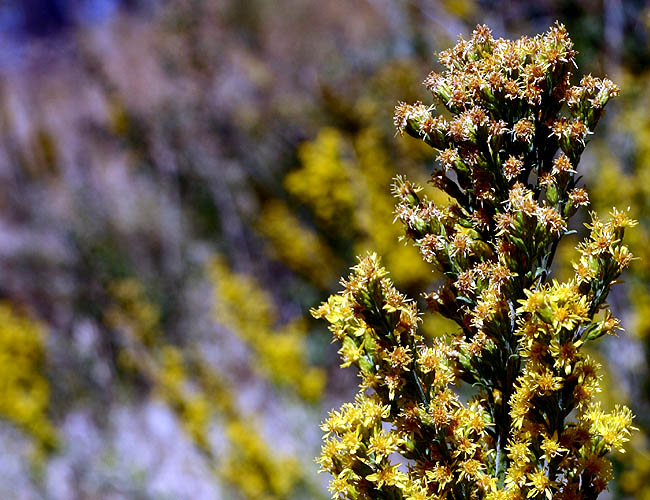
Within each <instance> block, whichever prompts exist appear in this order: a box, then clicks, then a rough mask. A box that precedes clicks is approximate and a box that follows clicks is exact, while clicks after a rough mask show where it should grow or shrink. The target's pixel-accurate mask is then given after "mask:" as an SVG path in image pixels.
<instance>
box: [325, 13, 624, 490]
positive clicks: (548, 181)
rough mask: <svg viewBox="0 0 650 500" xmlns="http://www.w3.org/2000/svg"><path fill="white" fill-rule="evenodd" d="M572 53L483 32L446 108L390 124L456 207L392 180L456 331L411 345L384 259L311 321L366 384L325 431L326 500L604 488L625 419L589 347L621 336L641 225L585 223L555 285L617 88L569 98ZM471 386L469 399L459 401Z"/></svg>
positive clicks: (410, 328)
mask: <svg viewBox="0 0 650 500" xmlns="http://www.w3.org/2000/svg"><path fill="white" fill-rule="evenodd" d="M574 56H575V51H574V50H573V46H572V43H571V40H570V39H569V36H568V34H567V32H566V31H565V29H564V27H563V26H561V25H559V24H558V25H556V26H554V27H552V28H551V29H550V30H549V31H548V32H547V33H545V34H544V35H540V36H536V37H534V38H527V37H523V38H521V39H519V40H516V41H508V40H502V39H498V40H495V39H494V38H493V37H492V34H491V32H490V30H489V29H488V28H487V27H485V26H479V27H477V28H476V30H475V31H474V33H473V36H472V38H471V39H470V40H468V41H465V40H462V39H461V40H460V41H459V42H458V44H457V45H456V46H455V47H453V48H452V49H450V50H448V51H444V52H442V53H441V54H440V62H441V63H442V64H443V66H445V67H446V68H447V69H446V71H445V72H444V73H443V74H437V73H431V74H430V75H429V76H428V77H427V79H426V80H425V85H426V87H427V88H428V89H429V90H430V91H431V92H432V94H433V96H434V98H435V99H436V100H437V102H438V104H439V105H441V106H443V107H444V108H445V110H446V111H444V112H443V113H442V114H439V115H435V114H434V106H433V105H431V106H427V105H424V104H422V103H416V104H412V105H409V104H404V103H400V104H399V105H398V106H397V107H396V113H395V124H396V126H397V128H398V130H399V131H400V132H406V133H408V134H409V135H412V136H414V137H416V138H418V139H421V140H423V141H424V142H425V143H427V144H428V145H430V146H431V147H433V148H434V149H435V150H436V151H437V152H438V156H437V160H438V163H439V165H440V167H439V169H438V170H437V171H436V172H434V174H433V178H432V182H433V184H434V186H436V187H437V188H438V189H440V190H442V191H444V192H445V193H446V194H447V195H448V197H449V199H450V203H449V204H448V205H444V206H440V205H436V204H435V203H433V202H432V201H430V200H429V199H427V197H426V196H424V195H423V193H422V191H423V190H422V188H421V187H420V186H417V185H415V184H413V183H412V182H410V181H409V180H407V179H404V178H401V177H398V178H397V179H396V180H395V183H394V186H393V188H394V194H395V196H396V198H397V206H396V212H395V213H396V218H397V219H398V220H400V221H401V222H402V224H403V225H404V228H405V235H406V238H407V239H409V240H411V241H412V242H413V244H414V245H416V247H418V248H419V249H420V251H421V253H422V256H423V258H424V260H425V261H426V262H429V263H430V264H432V265H433V267H434V268H435V269H436V270H437V271H439V272H440V273H441V275H442V276H443V278H444V280H443V283H442V285H441V286H440V287H439V288H438V289H437V290H436V291H434V292H431V293H429V294H426V295H425V298H426V303H427V306H428V308H429V309H430V310H431V311H434V312H436V313H439V314H442V315H443V316H445V317H446V318H448V319H450V320H452V321H454V322H456V323H457V324H458V332H456V333H455V334H453V335H452V334H449V335H448V336H447V337H445V335H443V334H441V335H440V337H439V338H437V339H436V340H435V341H433V342H428V341H427V340H426V339H423V338H422V337H421V336H420V335H418V333H417V326H418V322H419V320H420V313H419V312H418V309H417V305H416V303H415V302H413V301H410V300H408V299H407V298H406V297H404V296H403V295H402V294H400V293H399V292H398V291H397V290H396V289H395V288H394V287H393V285H392V283H391V282H390V280H389V278H388V277H387V272H386V271H385V270H384V269H383V268H382V267H381V265H380V263H379V260H378V258H377V257H376V256H375V255H369V256H367V257H366V258H364V259H362V260H361V261H360V263H359V264H358V265H357V266H356V267H354V268H353V272H352V274H351V276H350V278H349V279H348V280H347V281H344V282H343V283H344V290H343V291H342V292H341V293H339V294H337V295H334V296H332V297H330V298H329V300H328V301H327V302H326V303H324V304H323V305H321V307H320V308H318V309H316V310H314V311H313V314H314V315H315V316H316V317H320V318H325V319H326V320H327V321H328V322H329V323H330V329H331V331H332V332H333V334H334V337H335V340H338V341H339V342H340V343H341V349H340V351H339V352H340V354H341V356H342V359H343V366H349V365H355V366H357V367H358V368H359V371H360V375H361V378H362V383H361V392H360V395H359V396H358V397H357V399H356V400H355V401H354V402H353V403H349V404H347V405H345V406H344V408H343V409H342V411H340V412H333V413H332V414H331V415H330V418H329V419H328V420H327V421H326V422H325V423H324V424H323V430H324V431H325V432H326V433H327V434H326V435H327V438H326V443H325V445H324V447H323V453H322V456H321V458H320V463H321V465H322V468H323V470H325V471H327V472H329V473H331V474H332V475H333V480H332V483H331V489H332V492H333V494H334V497H339V498H350V499H354V500H357V499H386V500H398V499H406V500H425V499H426V500H432V499H438V498H441V499H442V498H446V499H452V500H461V499H486V500H497V499H510V500H517V499H524V498H547V499H549V500H550V499H551V498H558V499H564V500H573V499H595V498H596V497H597V496H598V495H599V494H600V492H601V491H603V490H604V489H605V488H606V487H607V483H608V481H609V479H610V478H611V465H610V462H609V461H608V459H607V458H606V457H605V455H606V454H607V453H608V452H609V451H611V450H612V449H616V450H620V449H621V448H622V445H623V443H625V442H626V441H627V440H628V436H629V434H630V432H631V431H632V430H633V426H632V418H633V417H632V414H631V413H630V411H629V410H628V409H627V408H624V407H617V408H616V409H615V410H614V411H613V412H612V413H610V414H607V413H605V412H604V411H603V410H602V409H601V408H600V406H599V405H598V403H596V402H595V401H594V397H595V394H596V393H597V392H598V391H599V379H600V375H599V366H598V364H597V363H596V362H595V361H594V360H593V359H591V358H590V357H589V356H588V355H587V354H586V353H585V352H583V347H584V345H585V344H586V343H588V342H590V341H593V340H594V339H596V338H598V337H600V336H602V335H604V334H607V333H609V334H614V333H615V332H616V330H617V329H618V328H619V326H618V321H617V320H615V319H614V318H613V317H612V316H611V313H610V312H609V309H608V307H607V304H606V302H605V300H606V297H607V294H608V292H609V289H610V286H611V285H612V283H613V282H614V281H615V280H616V279H617V277H618V276H619V275H620V273H621V272H622V271H623V270H624V269H625V268H626V267H627V266H628V265H629V263H630V261H631V259H632V256H631V254H630V252H629V250H628V248H627V247H626V246H625V245H624V244H623V242H622V238H623V232H624V230H625V228H626V227H629V226H632V225H634V224H635V222H634V221H632V220H630V219H629V218H628V217H627V216H626V215H625V213H623V212H619V211H616V210H614V211H612V213H611V214H610V219H609V221H608V222H603V221H601V220H599V219H598V218H597V217H596V216H595V214H592V220H593V222H592V224H591V225H589V226H588V228H589V229H590V230H591V234H590V236H589V237H588V238H587V240H585V241H584V242H583V243H581V244H580V245H579V247H578V253H579V258H578V259H577V261H576V262H575V263H574V268H575V275H574V277H573V278H572V279H571V280H569V281H567V282H564V283H558V282H557V281H552V282H549V275H550V274H551V265H552V262H553V258H554V255H555V251H556V248H557V246H558V243H559V241H560V239H561V238H562V237H563V236H565V235H566V234H568V233H569V231H568V229H567V228H568V222H569V219H570V217H571V216H573V215H574V214H575V213H576V211H577V209H578V208H579V207H580V206H586V205H588V203H589V200H588V196H587V193H586V191H585V190H584V188H581V187H578V186H577V182H578V179H577V178H576V177H575V174H576V168H577V165H578V162H579V160H580V156H581V154H582V152H583V150H584V148H585V145H586V141H587V136H588V135H589V134H591V133H592V130H593V129H594V127H595V126H596V123H597V122H598V120H599V118H600V117H601V115H602V113H603V108H604V106H605V104H606V103H607V102H608V100H609V99H610V98H611V97H613V96H616V95H617V94H618V89H617V87H616V86H615V85H614V84H613V83H612V82H611V81H610V80H607V79H602V80H601V79H598V78H594V77H592V76H586V77H583V78H582V80H581V81H580V85H579V86H573V85H572V84H571V80H572V75H571V69H572V68H573V67H574V65H575V62H574ZM465 384H466V385H467V387H468V389H467V390H468V391H469V390H471V391H472V394H473V395H472V396H471V397H470V398H469V399H468V398H467V397H463V398H461V397H460V396H459V393H458V392H457V389H458V388H459V387H462V386H464V385H465ZM470 387H471V389H470ZM454 389H456V390H454ZM463 391H465V390H464V389H463ZM463 394H467V391H465V392H463ZM398 456H401V457H402V460H397V459H396V458H397V457H398Z"/></svg>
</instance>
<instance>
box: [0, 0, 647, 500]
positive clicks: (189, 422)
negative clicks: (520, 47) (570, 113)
mask: <svg viewBox="0 0 650 500" xmlns="http://www.w3.org/2000/svg"><path fill="white" fill-rule="evenodd" d="M556 19H557V20H560V21H561V22H563V23H564V24H565V25H566V26H567V28H568V30H569V32H570V34H571V36H572V38H573V40H574V42H575V45H576V48H577V49H578V51H579V55H578V63H579V67H580V71H581V72H582V73H589V72H592V73H594V74H595V75H598V76H603V75H604V74H608V75H609V76H610V77H611V78H612V79H614V80H615V81H616V82H617V83H619V84H620V86H621V88H622V92H621V93H622V97H621V98H619V99H618V100H616V101H615V102H614V103H612V105H611V106H610V107H611V108H612V109H611V110H610V112H609V114H608V116H607V117H606V119H605V120H604V122H603V123H601V126H600V129H599V133H598V134H597V135H596V136H595V137H594V140H593V141H592V144H591V147H590V148H588V149H587V153H586V155H585V156H584V157H583V162H582V166H581V169H582V172H583V174H584V183H585V185H586V186H587V188H588V189H589V190H590V193H591V199H592V205H593V208H594V209H596V210H598V211H601V212H606V211H609V209H610V207H611V206H612V205H617V206H619V207H620V208H624V207H626V206H628V205H629V206H630V207H631V209H632V213H633V215H634V216H635V217H636V218H638V219H639V220H640V224H639V226H638V227H637V228H636V229H635V230H634V231H630V236H629V238H630V240H629V241H630V243H631V246H632V251H633V252H634V253H635V254H636V255H638V256H639V257H640V258H641V260H639V261H636V262H635V264H634V265H633V266H632V268H631V271H630V272H629V273H628V275H627V276H625V278H626V281H627V286H625V287H619V288H616V289H615V291H613V292H612V295H611V296H610V297H611V298H610V302H611V304H612V307H613V309H614V310H615V312H616V313H617V314H618V315H619V316H620V317H622V319H623V323H624V326H625V328H626V332H625V333H624V334H623V335H622V338H621V339H616V341H615V342H608V341H605V342H602V345H601V348H600V351H599V352H598V353H596V354H597V355H598V356H599V357H600V358H601V360H605V362H606V365H607V366H608V367H609V376H608V379H607V381H606V382H607V383H606V387H607V391H605V392H604V393H603V394H602V399H603V400H604V401H605V402H606V404H607V403H609V402H610V401H614V400H616V401H620V400H621V399H627V403H628V404H629V405H630V406H631V407H632V408H633V409H634V411H635V413H636V414H637V416H638V417H637V422H638V427H639V428H640V429H641V430H640V431H639V432H638V433H636V435H635V436H634V438H633V443H632V447H631V448H632V449H631V450H630V452H629V453H627V454H625V455H619V456H618V457H617V459H618V462H617V464H618V465H617V468H618V474H617V477H618V479H617V481H615V482H614V483H613V484H612V485H611V488H610V490H611V491H610V496H611V497H612V498H638V499H650V480H648V478H649V477H650V451H649V450H650V441H649V436H650V404H649V401H650V375H649V373H648V369H647V365H648V359H649V352H650V319H649V318H650V245H649V243H650V115H649V114H648V112H647V110H648V109H650V96H649V95H648V92H647V89H648V87H649V85H650V52H649V50H648V48H649V45H648V41H649V38H648V35H649V32H648V30H649V28H650V6H649V5H648V4H647V3H646V2H644V1H640V0H631V1H623V0H602V1H601V2H593V1H586V0H582V1H560V0H558V1H551V0H540V1H538V2H535V3H531V2H525V1H520V0H510V1H505V0H497V1H494V2H487V1H480V0H454V1H446V0H439V1H431V0H428V1H425V0H403V1H396V2H391V1H388V0H354V1H349V2H340V1H336V0H329V1H319V2H317V1H309V0H302V1H298V0H278V1H273V2H272V1H269V0H247V1H244V2H242V1H240V0H167V1H164V2H163V1H160V2H156V1H154V0H148V1H146V0H122V1H121V2H120V1H117V0H101V1H100V0H69V1H64V0H58V1H56V0H22V1H18V0H14V1H12V0H6V1H4V2H2V3H0V26H2V29H3V45H2V49H0V144H1V147H0V208H1V210H0V270H1V272H2V279H1V280H0V300H1V302H0V373H1V376H0V416H1V417H2V421H1V424H0V442H1V443H2V446H1V448H0V449H1V452H0V497H2V498H20V499H66V500H67V499H159V498H160V499H167V498H173V499H203V498H205V499H217V498H219V499H221V498H223V499H226V498H228V499H230V498H232V499H245V500H247V499H250V500H257V499H259V500H262V499H264V500H272V499H300V498H305V499H307V498H309V499H320V498H327V497H328V496H329V495H328V494H327V492H326V489H325V487H324V485H325V484H326V478H322V477H319V476H317V475H316V468H317V467H316V465H315V464H314V462H313V457H314V456H316V454H317V452H318V449H319V446H320V430H319V428H318V424H319V422H320V420H321V418H322V416H323V415H324V413H325V412H326V411H327V410H328V409H329V408H331V407H332V406H335V405H338V404H339V403H340V402H341V401H343V400H348V399H350V396H351V395H352V394H354V392H355V389H356V381H355V380H354V378H351V377H350V375H349V374H346V373H344V372H342V371H339V370H338V367H337V357H336V353H335V349H334V348H333V347H332V346H330V345H329V334H328V333H327V331H326V330H325V328H324V326H323V325H321V324H317V323H315V322H313V320H311V319H310V318H308V315H307V311H308V309H309V307H311V306H314V305H315V304H317V303H319V302H320V301H321V300H322V299H323V298H325V297H326V296H327V295H328V293H329V292H331V291H333V290H334V289H335V288H336V285H337V281H338V279H339V277H340V276H341V275H344V274H346V273H347V268H348V267H349V265H350V264H351V263H352V262H353V259H354V256H355V255H357V254H362V253H365V252H366V251H376V252H377V253H379V254H380V255H382V256H383V263H384V264H385V266H386V267H387V268H388V269H389V271H390V272H391V276H392V278H393V279H394V280H395V282H396V284H397V285H398V288H400V289H401V290H402V291H406V292H411V294H415V293H416V291H418V290H421V289H430V288H432V284H433V283H434V282H435V280H436V276H434V275H433V274H432V273H431V271H430V268H429V267H428V266H427V265H425V264H424V263H423V262H422V260H421V258H420V257H419V255H418V252H417V251H415V250H414V249H413V248H410V247H407V246H405V245H404V244H403V243H401V242H399V241H398V238H399V235H400V229H399V227H397V226H395V225H392V224H391V221H392V218H393V214H392V210H393V200H392V198H391V196H390V184H391V179H392V177H393V176H394V175H396V174H397V173H404V174H407V175H408V176H409V177H411V178H413V179H417V180H420V181H421V182H426V180H427V178H428V175H429V174H430V172H431V169H432V167H433V160H432V155H431V153H430V151H428V150H427V149H426V148H424V146H422V145H420V144H419V143H418V141H412V140H409V139H406V138H401V137H399V136H398V137H396V136H395V132H394V128H393V125H392V113H393V106H394V105H395V104H396V102H397V101H398V100H405V101H409V102H412V101H415V100H418V99H422V100H423V101H424V102H429V99H428V97H427V95H426V93H425V89H424V87H423V86H422V85H421V84H420V82H421V81H422V80H423V79H424V78H425V76H426V75H427V74H428V72H429V70H430V69H431V68H432V67H433V61H434V53H435V52H436V51H437V50H441V49H443V48H446V47H447V46H449V45H451V44H452V43H453V42H454V40H455V39H456V37H457V35H459V34H461V35H463V36H465V37H467V36H468V35H469V34H470V33H471V30H472V29H473V27H474V26H475V24H477V23H487V24H488V25H490V26H491V27H492V28H493V30H494V33H495V35H496V36H504V37H518V36H520V35H521V34H530V35H533V34H535V33H538V32H541V31H544V30H545V29H546V28H548V26H550V25H551V24H552V23H553V22H554V21H555V20H556ZM431 191H432V193H431V196H436V194H435V192H433V188H431ZM437 196H438V197H439V199H438V200H437V201H439V202H444V200H443V199H440V195H437ZM584 216H586V214H583V217H584ZM576 229H577V230H578V231H579V232H582V231H583V230H584V229H583V228H581V227H576ZM579 236H580V235H577V236H576V237H575V240H574V241H578V238H579ZM561 256H562V258H563V261H564V263H562V262H560V264H559V265H558V269H557V272H558V273H559V274H560V275H561V274H562V273H563V272H566V269H569V266H570V264H569V261H570V259H571V258H573V257H574V256H575V254H574V253H573V250H572V247H571V245H565V247H564V248H563V249H561ZM423 328H424V330H425V333H426V334H427V335H429V336H431V337H433V336H436V335H439V334H441V333H442V332H449V331H452V329H453V326H451V325H449V324H447V323H446V322H445V321H444V320H442V319H440V318H437V317H434V316H427V317H426V318H425V321H424V325H423Z"/></svg>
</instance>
